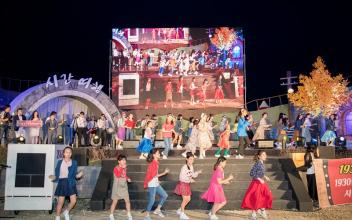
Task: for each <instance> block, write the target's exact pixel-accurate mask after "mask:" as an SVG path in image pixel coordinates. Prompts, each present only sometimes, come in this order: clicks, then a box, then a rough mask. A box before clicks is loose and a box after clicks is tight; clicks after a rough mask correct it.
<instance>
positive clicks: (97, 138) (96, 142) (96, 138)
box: [91, 134, 101, 147]
mask: <svg viewBox="0 0 352 220" xmlns="http://www.w3.org/2000/svg"><path fill="white" fill-rule="evenodd" d="M91 144H92V146H95V147H97V146H99V145H101V138H100V136H99V135H97V134H95V135H94V136H93V138H92V140H91Z"/></svg>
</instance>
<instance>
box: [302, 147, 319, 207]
mask: <svg viewBox="0 0 352 220" xmlns="http://www.w3.org/2000/svg"><path fill="white" fill-rule="evenodd" d="M316 158H319V149H318V148H316V147H313V146H311V145H309V146H308V147H307V150H306V153H305V155H304V166H305V167H306V168H307V173H306V178H307V186H308V193H309V196H310V198H311V199H312V200H313V204H314V206H318V205H319V204H318V191H317V183H316V181H315V169H314V163H313V161H314V159H316Z"/></svg>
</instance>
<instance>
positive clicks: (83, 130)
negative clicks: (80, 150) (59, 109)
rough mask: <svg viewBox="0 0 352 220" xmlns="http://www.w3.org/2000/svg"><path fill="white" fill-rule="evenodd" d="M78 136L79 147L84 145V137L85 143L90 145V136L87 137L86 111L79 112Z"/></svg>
mask: <svg viewBox="0 0 352 220" xmlns="http://www.w3.org/2000/svg"><path fill="white" fill-rule="evenodd" d="M77 137H78V147H81V146H82V137H83V139H84V145H83V146H87V145H89V141H88V137H87V120H86V117H85V115H84V112H80V113H79V117H78V118H77Z"/></svg>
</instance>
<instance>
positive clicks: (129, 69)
mask: <svg viewBox="0 0 352 220" xmlns="http://www.w3.org/2000/svg"><path fill="white" fill-rule="evenodd" d="M111 46H112V50H111V53H112V54H111V57H112V60H111V64H112V65H111V72H112V98H113V101H114V102H115V104H116V105H117V106H118V107H119V109H149V108H150V109H158V108H173V109H176V110H177V109H195V108H202V109H204V108H215V109H216V108H218V107H222V108H224V107H225V108H226V107H227V108H228V110H229V111H231V110H233V108H241V107H243V106H244V95H245V91H244V86H243V85H244V80H245V78H244V65H245V64H244V38H243V33H242V29H241V28H228V27H218V28H184V27H174V28H124V29H118V28H116V29H113V30H112V45H111Z"/></svg>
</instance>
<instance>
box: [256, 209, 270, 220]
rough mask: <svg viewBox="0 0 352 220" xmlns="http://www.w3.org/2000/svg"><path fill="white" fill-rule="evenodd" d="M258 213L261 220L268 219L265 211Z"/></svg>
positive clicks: (261, 210)
mask: <svg viewBox="0 0 352 220" xmlns="http://www.w3.org/2000/svg"><path fill="white" fill-rule="evenodd" d="M258 213H259V215H260V216H261V217H262V218H263V219H268V215H267V214H266V212H265V209H259V210H258Z"/></svg>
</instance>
